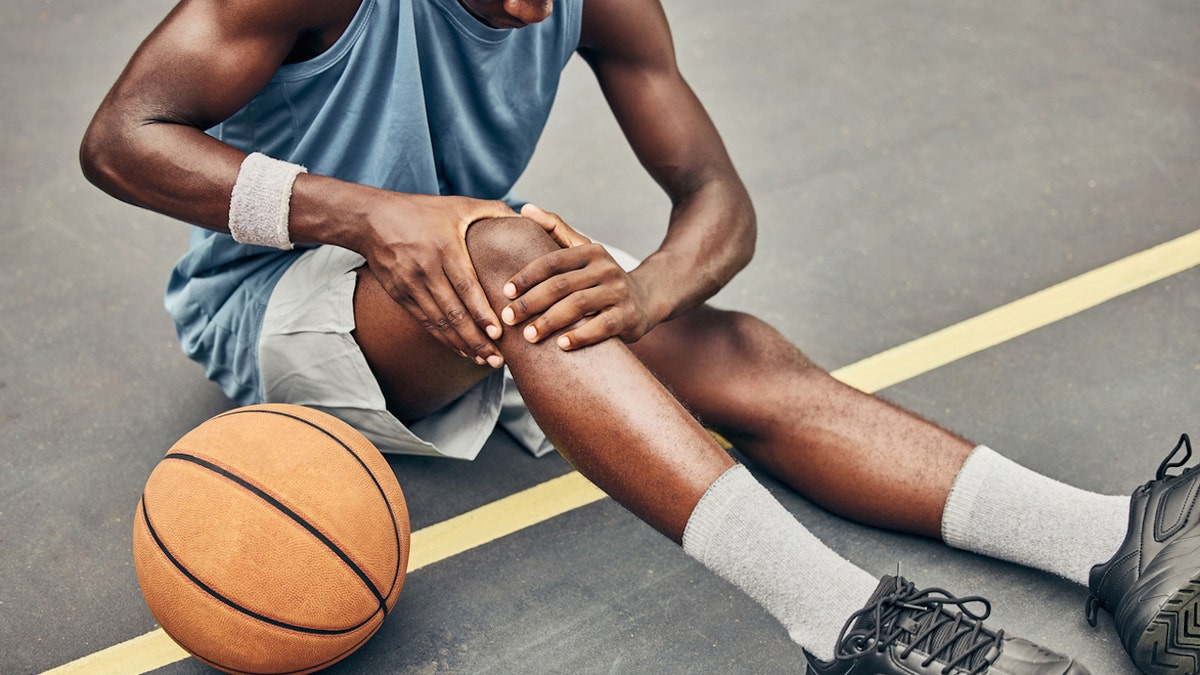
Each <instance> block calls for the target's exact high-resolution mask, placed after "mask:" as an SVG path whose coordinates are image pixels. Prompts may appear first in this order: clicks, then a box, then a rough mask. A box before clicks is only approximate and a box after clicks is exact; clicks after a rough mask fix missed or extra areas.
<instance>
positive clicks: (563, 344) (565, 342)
mask: <svg viewBox="0 0 1200 675" xmlns="http://www.w3.org/2000/svg"><path fill="white" fill-rule="evenodd" d="M558 346H559V348H561V349H566V348H568V347H570V346H571V340H570V338H568V337H567V336H566V335H560V336H558Z"/></svg>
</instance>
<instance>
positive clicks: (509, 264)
mask: <svg viewBox="0 0 1200 675" xmlns="http://www.w3.org/2000/svg"><path fill="white" fill-rule="evenodd" d="M556 248H558V245H557V244H556V243H555V242H554V240H553V239H551V238H550V236H549V235H548V234H546V231H545V230H544V229H542V226H541V225H538V224H537V223H535V222H533V221H532V220H529V219H528V218H520V217H514V218H485V219H484V220H480V221H478V222H475V223H473V224H472V225H471V227H470V228H468V229H467V252H468V253H470V255H471V263H472V264H473V265H474V266H475V274H476V275H478V277H479V279H480V281H482V282H484V283H485V284H486V283H487V281H489V280H493V281H494V280H495V279H496V278H500V277H502V278H503V279H504V280H507V279H508V278H509V277H511V276H512V275H513V274H516V273H517V272H518V271H519V270H520V269H521V268H522V267H524V266H525V264H526V263H528V262H529V261H531V260H533V259H535V258H537V257H539V256H541V255H544V254H545V253H548V252H550V251H552V250H554V249H556Z"/></svg>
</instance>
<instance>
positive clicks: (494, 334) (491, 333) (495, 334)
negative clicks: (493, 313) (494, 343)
mask: <svg viewBox="0 0 1200 675" xmlns="http://www.w3.org/2000/svg"><path fill="white" fill-rule="evenodd" d="M484 330H485V331H487V334H488V337H490V338H492V339H493V340H497V339H499V338H500V327H499V326H496V325H493V324H490V323H489V324H488V325H487V328H485V329H484Z"/></svg>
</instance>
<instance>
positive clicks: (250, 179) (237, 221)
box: [229, 152, 308, 249]
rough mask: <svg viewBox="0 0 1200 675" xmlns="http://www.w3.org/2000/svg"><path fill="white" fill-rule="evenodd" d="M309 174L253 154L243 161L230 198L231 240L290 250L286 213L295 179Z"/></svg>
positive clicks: (294, 166)
mask: <svg viewBox="0 0 1200 675" xmlns="http://www.w3.org/2000/svg"><path fill="white" fill-rule="evenodd" d="M302 173H308V169H305V168H304V167H302V166H300V165H299V164H292V163H291V162H284V161H281V160H278V159H272V158H271V157H267V156H266V155H264V154H262V153H259V152H252V153H250V154H249V155H247V156H246V159H245V160H244V161H243V162H242V168H241V170H240V171H238V177H237V181H236V182H235V183H234V184H233V196H232V197H230V199H229V233H230V234H232V235H233V239H234V241H237V242H239V243H242V244H256V245H258V246H271V247H274V248H282V249H290V248H292V239H291V237H289V236H288V210H289V206H290V204H291V201H292V184H293V183H295V182H296V176H297V175H299V174H302Z"/></svg>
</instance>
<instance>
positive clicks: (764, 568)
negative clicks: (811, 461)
mask: <svg viewBox="0 0 1200 675" xmlns="http://www.w3.org/2000/svg"><path fill="white" fill-rule="evenodd" d="M683 550H684V551H686V552H687V553H688V555H690V556H692V557H693V558H695V559H696V560H698V561H700V562H701V563H702V564H704V566H705V567H707V568H708V569H710V570H712V571H713V572H715V573H716V574H717V575H718V576H720V577H721V578H723V579H725V580H726V581H728V582H730V583H732V584H733V585H734V586H737V587H738V588H740V589H741V590H742V591H743V592H745V593H746V594H747V595H749V596H750V597H751V598H753V599H754V600H755V601H757V602H758V603H759V604H761V605H762V606H763V607H764V608H766V610H767V611H768V612H769V613H770V614H771V615H772V616H774V617H775V618H776V619H778V620H779V622H780V623H782V624H783V626H784V628H785V629H786V630H787V632H788V635H789V636H790V637H791V638H792V640H793V641H794V642H796V643H797V644H799V645H800V646H801V647H803V648H804V649H806V650H808V652H809V653H810V654H812V655H813V656H816V657H817V658H819V659H821V660H824V661H828V660H830V659H832V658H833V656H834V654H835V653H836V650H837V645H836V644H835V643H836V641H837V637H838V633H839V632H841V629H842V626H843V625H844V624H845V622H846V619H848V618H849V617H850V615H851V614H853V613H854V612H856V611H858V610H859V609H862V607H863V605H864V604H866V602H867V600H868V599H869V598H870V597H871V594H872V593H873V592H874V591H875V588H876V586H878V584H879V580H878V579H876V578H874V577H872V576H871V575H870V574H868V573H867V572H865V571H863V570H861V569H859V568H858V567H855V566H854V565H853V564H852V563H850V562H849V561H847V560H846V559H845V558H842V557H841V556H840V555H838V554H837V553H836V552H834V551H833V550H832V549H830V548H829V547H827V546H825V544H823V543H821V541H820V540H819V539H817V538H816V536H814V535H813V534H812V533H811V532H809V531H808V529H806V528H805V527H804V526H803V525H801V524H800V523H799V522H797V521H796V519H795V517H793V516H792V514H791V513H790V512H789V511H788V510H787V509H786V508H784V507H783V505H782V504H780V503H779V502H778V501H776V499H775V498H774V497H773V496H771V493H770V492H768V491H767V489H766V488H764V487H763V486H762V485H760V484H759V483H758V481H756V480H755V479H754V477H753V476H752V475H751V474H750V472H749V471H748V470H747V469H746V467H744V466H742V465H740V464H739V465H737V466H735V467H733V468H731V469H729V470H728V471H726V472H725V473H724V474H722V475H721V476H720V477H719V478H717V480H716V481H715V482H714V483H713V484H712V486H710V487H709V489H708V491H707V492H705V494H704V496H703V497H702V498H701V499H700V503H699V504H697V505H696V508H695V510H693V511H692V515H691V517H690V519H689V520H688V524H687V527H686V528H685V530H684V534H683Z"/></svg>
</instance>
